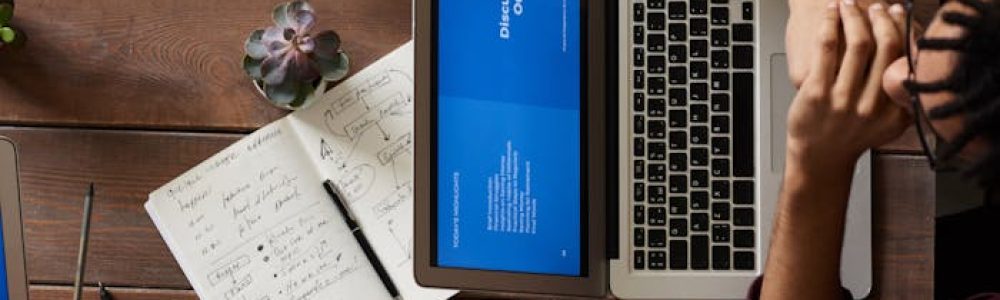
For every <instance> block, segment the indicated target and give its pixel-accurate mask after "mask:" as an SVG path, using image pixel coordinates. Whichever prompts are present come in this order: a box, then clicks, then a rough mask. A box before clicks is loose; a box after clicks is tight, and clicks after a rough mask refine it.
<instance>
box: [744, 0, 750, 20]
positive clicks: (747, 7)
mask: <svg viewBox="0 0 1000 300" xmlns="http://www.w3.org/2000/svg"><path fill="white" fill-rule="evenodd" d="M742 8H743V21H753V2H750V1H747V2H743V7H742Z"/></svg>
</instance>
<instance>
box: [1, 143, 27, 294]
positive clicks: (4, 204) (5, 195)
mask: <svg viewBox="0 0 1000 300" xmlns="http://www.w3.org/2000/svg"><path fill="white" fill-rule="evenodd" d="M17 181H18V180H17V153H16V150H15V148H14V143H13V142H11V141H10V140H9V139H7V138H5V137H2V136H0V225H2V232H3V235H2V237H0V243H2V246H0V299H28V277H27V276H26V273H25V263H24V239H23V238H22V231H23V230H22V223H21V199H20V192H19V190H18V182H17Z"/></svg>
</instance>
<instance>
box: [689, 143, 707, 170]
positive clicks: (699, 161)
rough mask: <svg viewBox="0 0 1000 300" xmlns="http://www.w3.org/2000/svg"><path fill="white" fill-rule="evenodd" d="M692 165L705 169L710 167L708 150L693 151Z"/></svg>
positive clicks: (698, 149) (696, 149) (697, 149)
mask: <svg viewBox="0 0 1000 300" xmlns="http://www.w3.org/2000/svg"><path fill="white" fill-rule="evenodd" d="M691 165H692V166H699V167H704V166H707V165H708V149H706V148H693V149H691Z"/></svg>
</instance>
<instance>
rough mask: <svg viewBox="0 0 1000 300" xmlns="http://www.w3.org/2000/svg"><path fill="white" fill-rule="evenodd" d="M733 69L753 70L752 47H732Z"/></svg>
mask: <svg viewBox="0 0 1000 300" xmlns="http://www.w3.org/2000/svg"><path fill="white" fill-rule="evenodd" d="M733 68H737V69H753V46H733Z"/></svg>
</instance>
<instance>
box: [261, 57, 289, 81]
mask: <svg viewBox="0 0 1000 300" xmlns="http://www.w3.org/2000/svg"><path fill="white" fill-rule="evenodd" d="M287 57H288V56H287V55H286V56H281V57H275V56H271V57H268V58H265V59H264V61H263V62H261V65H260V74H261V75H262V77H263V78H262V79H263V80H264V84H265V85H276V84H279V83H281V82H282V81H285V78H286V77H288V65H289V62H288V59H287Z"/></svg>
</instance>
